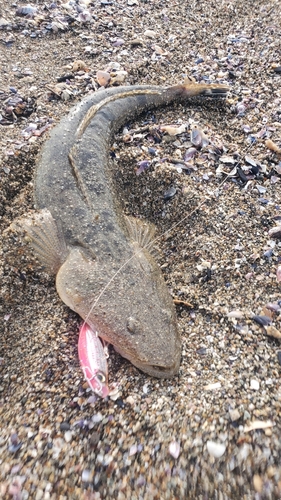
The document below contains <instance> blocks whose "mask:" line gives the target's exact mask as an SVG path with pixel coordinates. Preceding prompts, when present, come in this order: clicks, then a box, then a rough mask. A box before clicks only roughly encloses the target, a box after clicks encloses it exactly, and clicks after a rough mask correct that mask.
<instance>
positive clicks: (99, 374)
mask: <svg viewBox="0 0 281 500" xmlns="http://www.w3.org/2000/svg"><path fill="white" fill-rule="evenodd" d="M95 377H96V378H97V379H98V380H99V382H101V383H102V384H103V383H104V382H106V377H105V374H104V373H103V372H97V374H96V375H95Z"/></svg>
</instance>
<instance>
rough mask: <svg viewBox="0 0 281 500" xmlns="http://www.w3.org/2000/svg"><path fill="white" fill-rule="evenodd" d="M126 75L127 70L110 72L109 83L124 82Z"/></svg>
mask: <svg viewBox="0 0 281 500" xmlns="http://www.w3.org/2000/svg"><path fill="white" fill-rule="evenodd" d="M127 76H128V72H127V71H116V72H115V73H111V83H112V85H113V84H114V83H124V81H125V80H126V77H127Z"/></svg>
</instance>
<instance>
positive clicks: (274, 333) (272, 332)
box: [264, 325, 281, 339]
mask: <svg viewBox="0 0 281 500" xmlns="http://www.w3.org/2000/svg"><path fill="white" fill-rule="evenodd" d="M264 328H265V331H266V333H267V335H269V337H274V338H275V339H281V332H279V330H277V328H275V326H273V325H269V326H265V327H264Z"/></svg>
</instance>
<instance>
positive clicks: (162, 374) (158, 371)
mask: <svg viewBox="0 0 281 500" xmlns="http://www.w3.org/2000/svg"><path fill="white" fill-rule="evenodd" d="M130 361H131V363H133V364H134V365H135V366H136V367H137V368H138V369H139V370H141V371H142V372H144V373H147V374H148V375H150V376H151V377H156V378H172V377H174V376H175V375H178V372H179V367H180V363H179V361H177V362H175V363H174V364H173V365H171V366H161V365H155V364H148V363H140V362H135V361H133V360H130Z"/></svg>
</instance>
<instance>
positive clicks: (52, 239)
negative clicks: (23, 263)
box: [20, 209, 68, 274]
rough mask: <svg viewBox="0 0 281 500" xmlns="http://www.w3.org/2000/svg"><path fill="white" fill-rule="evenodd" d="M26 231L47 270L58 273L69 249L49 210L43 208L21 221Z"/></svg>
mask: <svg viewBox="0 0 281 500" xmlns="http://www.w3.org/2000/svg"><path fill="white" fill-rule="evenodd" d="M20 225H21V226H22V227H23V229H24V230H25V231H26V233H27V235H28V238H29V239H30V243H31V245H32V247H33V249H34V251H35V253H36V255H37V257H38V258H39V260H40V261H41V262H42V264H43V265H44V266H45V267H46V271H47V272H48V273H50V274H57V272H58V270H59V268H60V267H61V265H62V264H63V262H64V261H65V259H66V257H67V255H68V250H67V247H66V243H65V240H64V236H63V234H62V231H61V230H60V229H59V227H58V225H57V224H56V222H55V220H54V219H53V217H52V214H51V212H49V210H46V209H43V210H41V211H40V212H38V213H36V214H35V215H34V216H33V217H31V218H29V219H24V221H23V222H21V223H20Z"/></svg>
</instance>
